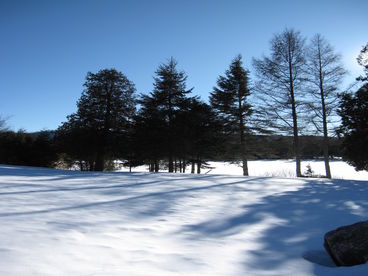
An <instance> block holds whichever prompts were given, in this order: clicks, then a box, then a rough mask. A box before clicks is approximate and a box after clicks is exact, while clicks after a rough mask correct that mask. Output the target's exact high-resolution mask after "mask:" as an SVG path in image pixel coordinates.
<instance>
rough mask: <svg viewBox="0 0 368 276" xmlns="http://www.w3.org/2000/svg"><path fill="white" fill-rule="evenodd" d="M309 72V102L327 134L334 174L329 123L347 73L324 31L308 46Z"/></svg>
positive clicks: (325, 146) (325, 142) (319, 127)
mask: <svg viewBox="0 0 368 276" xmlns="http://www.w3.org/2000/svg"><path fill="white" fill-rule="evenodd" d="M307 60H308V62H307V64H308V66H307V70H306V72H307V76H308V84H309V85H308V92H309V95H310V99H309V100H308V102H307V106H308V107H309V110H310V113H309V114H310V115H311V122H313V125H314V126H315V127H316V130H317V132H318V133H322V134H323V157H324V161H325V171H326V177H327V178H331V170H330V164H329V153H328V132H329V131H328V125H329V124H330V123H331V118H333V116H334V115H336V109H337V105H338V94H337V92H338V90H337V89H338V86H339V84H341V81H342V79H343V77H344V75H345V73H346V71H345V69H344V68H343V67H342V64H341V57H340V55H338V54H336V53H335V51H334V49H333V47H332V46H331V45H330V44H329V43H328V42H327V41H326V40H325V39H324V38H323V37H322V36H321V35H320V34H317V35H315V36H314V37H313V38H312V40H311V41H310V44H309V46H308V48H307Z"/></svg>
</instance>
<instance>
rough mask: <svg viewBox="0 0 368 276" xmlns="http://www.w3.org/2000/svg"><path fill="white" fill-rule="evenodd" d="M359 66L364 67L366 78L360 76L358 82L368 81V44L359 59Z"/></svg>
mask: <svg viewBox="0 0 368 276" xmlns="http://www.w3.org/2000/svg"><path fill="white" fill-rule="evenodd" d="M357 61H358V63H359V65H361V66H363V70H364V73H365V76H359V77H358V78H357V80H361V81H368V43H367V44H366V45H365V46H364V47H363V48H362V50H361V51H360V54H359V56H358V58H357Z"/></svg>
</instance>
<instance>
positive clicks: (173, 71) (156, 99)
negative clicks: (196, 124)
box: [150, 58, 192, 172]
mask: <svg viewBox="0 0 368 276" xmlns="http://www.w3.org/2000/svg"><path fill="white" fill-rule="evenodd" d="M154 80H155V82H154V89H153V92H152V93H151V95H150V97H151V98H152V101H153V103H154V104H155V108H156V109H157V110H158V112H159V113H160V116H161V118H162V120H163V122H164V124H165V129H164V135H163V136H164V142H165V144H166V154H167V158H168V163H169V166H168V167H169V172H174V157H175V144H176V138H177V133H176V131H175V128H176V126H175V120H176V117H177V116H178V114H179V113H180V112H182V111H183V110H185V109H187V108H188V103H189V98H188V96H187V95H188V94H189V93H190V92H191V91H192V89H187V88H186V80H187V76H186V75H185V73H184V72H183V71H178V69H177V61H176V60H175V59H174V58H171V59H170V60H169V61H168V63H166V64H161V65H160V66H159V67H158V69H157V71H156V76H155V77H154Z"/></svg>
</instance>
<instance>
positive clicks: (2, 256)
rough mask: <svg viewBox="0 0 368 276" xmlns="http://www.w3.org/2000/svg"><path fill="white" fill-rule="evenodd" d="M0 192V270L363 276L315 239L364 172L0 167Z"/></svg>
mask: <svg viewBox="0 0 368 276" xmlns="http://www.w3.org/2000/svg"><path fill="white" fill-rule="evenodd" d="M312 168H313V165H312ZM0 197H1V201H0V221H1V224H0V275H256V276H257V275H262V276H263V275H267V276H268V275H333V276H339V275H349V276H350V275H368V264H364V265H358V266H353V267H336V266H334V264H333V263H332V261H331V259H330V257H329V256H328V255H327V253H326V252H325V250H324V248H323V236H324V234H325V233H326V232H327V231H330V230H333V229H335V228H337V227H339V226H342V225H347V224H351V223H355V222H357V221H362V220H367V216H368V181H367V180H365V181H359V180H336V179H335V180H328V179H313V178H308V179H296V178H290V179H286V178H280V177H279V178H277V177H264V176H250V177H242V176H237V175H214V174H205V175H191V174H167V173H158V174H150V173H137V172H136V173H126V172H116V173H89V172H77V171H61V170H53V169H39V168H27V167H16V166H7V165H0Z"/></svg>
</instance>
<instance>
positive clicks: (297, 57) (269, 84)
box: [253, 29, 306, 176]
mask: <svg viewBox="0 0 368 276" xmlns="http://www.w3.org/2000/svg"><path fill="white" fill-rule="evenodd" d="M304 44H305V39H304V38H303V37H302V36H301V35H300V33H299V32H297V31H294V30H293V29H286V30H285V31H284V32H282V33H281V34H276V35H275V36H274V38H273V39H272V40H271V47H270V50H271V56H270V57H263V58H262V59H254V60H253V65H254V67H255V70H256V74H257V77H258V82H257V84H256V86H255V89H256V90H257V91H258V95H259V98H260V100H261V103H262V104H261V105H262V106H261V107H260V108H262V114H261V115H262V116H263V117H264V118H266V119H265V120H266V121H267V123H268V125H269V127H271V128H273V129H277V130H278V131H279V132H280V131H281V132H283V133H292V134H293V149H294V156H295V159H296V175H297V176H302V174H301V165H300V149H299V147H300V145H299V126H298V110H299V108H300V107H301V105H302V103H301V101H300V98H301V97H302V93H301V89H302V84H303V83H304V81H305V79H304V70H305V64H306V61H305V56H304V54H305V53H304V48H305V46H304ZM262 116H260V117H262Z"/></svg>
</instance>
